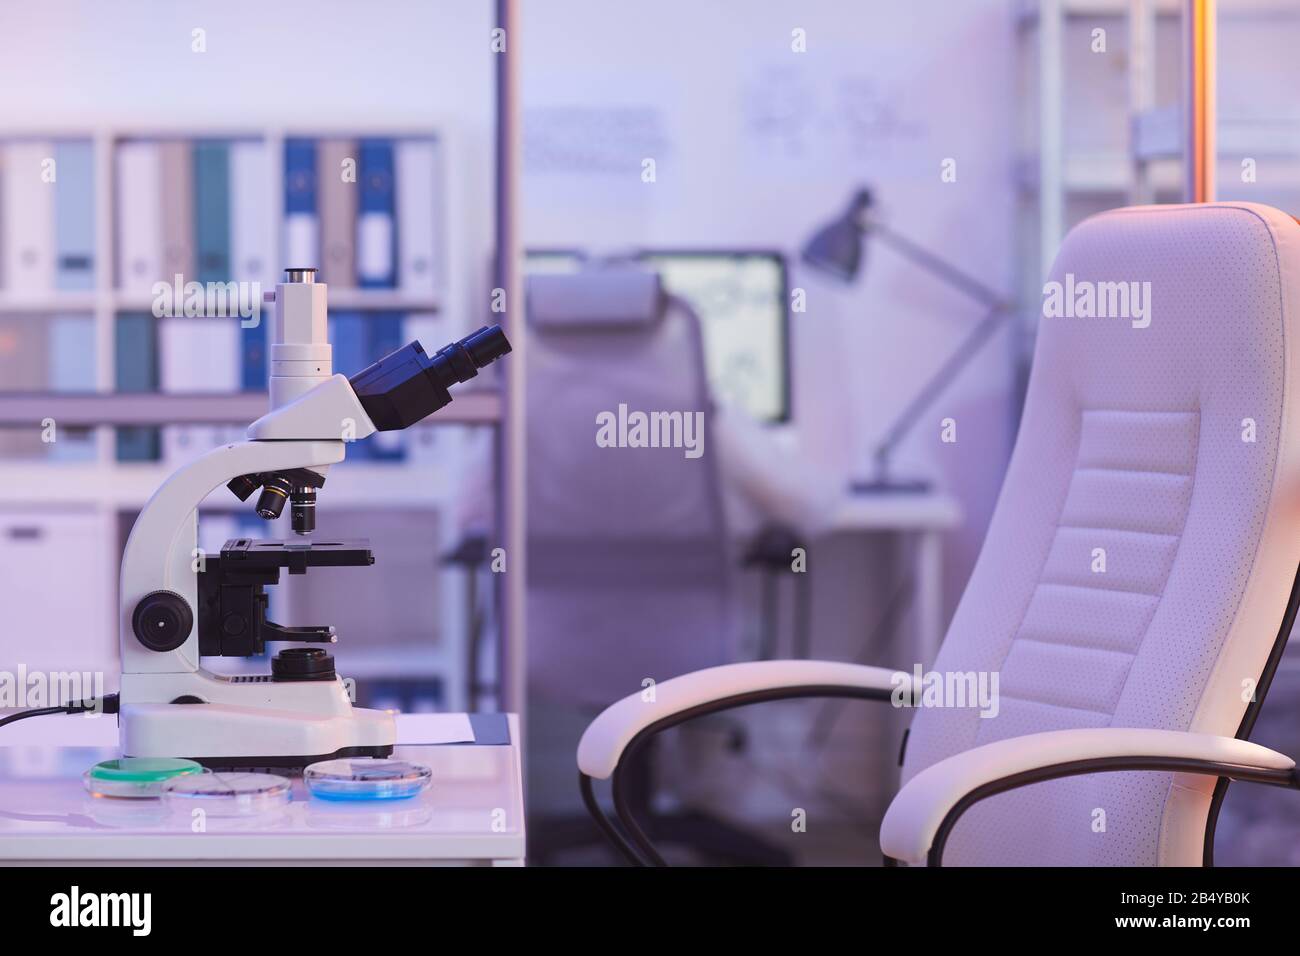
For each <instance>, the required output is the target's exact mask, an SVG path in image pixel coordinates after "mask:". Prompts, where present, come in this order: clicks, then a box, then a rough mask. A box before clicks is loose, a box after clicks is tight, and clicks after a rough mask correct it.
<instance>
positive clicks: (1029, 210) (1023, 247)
mask: <svg viewBox="0 0 1300 956" xmlns="http://www.w3.org/2000/svg"><path fill="white" fill-rule="evenodd" d="M1186 6H1187V0H1022V2H1020V3H1019V5H1018V7H1017V9H1016V25H1017V29H1018V32H1019V35H1020V50H1021V66H1022V70H1021V90H1020V96H1019V97H1018V98H1019V100H1020V101H1021V102H1022V103H1025V104H1027V105H1026V113H1025V114H1024V115H1023V116H1022V124H1021V126H1022V136H1021V157H1020V160H1019V162H1018V163H1017V170H1016V175H1017V182H1018V184H1019V187H1020V195H1021V210H1020V220H1021V235H1022V241H1021V244H1020V250H1019V252H1020V256H1019V261H1020V262H1021V263H1023V268H1022V274H1021V281H1020V288H1021V295H1022V301H1024V302H1025V303H1026V314H1025V318H1024V331H1025V335H1024V340H1025V342H1026V348H1027V349H1032V341H1033V337H1034V332H1035V329H1036V326H1037V311H1036V308H1035V306H1036V304H1037V303H1038V301H1039V298H1040V292H1041V282H1042V279H1043V276H1044V274H1045V272H1046V270H1047V268H1048V267H1049V266H1050V264H1051V262H1052V260H1053V259H1054V258H1055V256H1056V252H1057V249H1058V248H1059V246H1060V243H1061V240H1062V238H1063V237H1064V236H1065V233H1066V232H1068V231H1069V229H1070V227H1071V226H1073V225H1075V224H1076V223H1077V222H1078V221H1080V220H1082V219H1083V218H1086V217H1087V216H1088V215H1091V214H1092V213H1094V212H1097V211H1100V210H1103V209H1107V208H1112V207H1115V206H1120V205H1129V204H1145V203H1152V202H1181V201H1183V193H1184V175H1183V166H1182V157H1183V153H1184V135H1183V103H1182V91H1183V77H1182V72H1183V69H1182V59H1183V49H1182V47H1183V36H1182V18H1183V13H1184V10H1185V8H1186ZM1216 7H1217V17H1218V22H1219V30H1220V34H1221V35H1222V33H1223V30H1224V29H1225V28H1227V29H1232V28H1233V27H1234V26H1235V25H1239V24H1243V23H1250V22H1251V21H1256V22H1267V23H1282V22H1289V23H1291V24H1295V23H1297V22H1300V7H1298V6H1297V5H1296V4H1295V3H1294V2H1293V0H1219V2H1218V3H1217V4H1216ZM1097 27H1100V28H1103V29H1105V30H1106V31H1107V53H1105V54H1098V55H1099V56H1101V55H1104V56H1106V57H1109V58H1114V59H1111V60H1109V62H1110V63H1111V64H1113V65H1116V66H1119V67H1121V68H1122V70H1123V76H1122V77H1119V78H1118V80H1119V82H1114V83H1113V84H1110V85H1107V84H1106V83H1104V82H1098V81H1097V77H1095V76H1094V77H1091V78H1089V79H1090V81H1086V80H1081V79H1079V78H1077V77H1072V76H1070V75H1068V74H1069V71H1068V70H1067V60H1069V59H1070V54H1073V55H1074V57H1075V58H1076V59H1075V64H1076V66H1077V65H1080V62H1081V61H1080V60H1079V59H1078V58H1079V57H1080V56H1091V55H1093V54H1091V53H1089V52H1088V49H1087V47H1086V46H1084V47H1082V48H1081V49H1080V46H1079V45H1080V44H1086V43H1087V42H1088V39H1089V37H1090V32H1091V30H1092V29H1094V28H1097ZM1067 45H1069V48H1068V49H1067ZM1082 62H1084V63H1086V62H1087V61H1082ZM1248 69H1249V64H1241V63H1237V62H1232V63H1225V62H1223V61H1222V59H1221V60H1220V63H1219V74H1220V76H1221V77H1222V76H1224V75H1226V74H1225V71H1233V75H1234V76H1240V74H1241V73H1242V72H1243V71H1245V70H1248ZM1112 79H1116V78H1114V77H1112ZM1072 81H1073V82H1072ZM1085 86H1086V87H1088V89H1087V90H1086V91H1085V90H1083V89H1082V88H1083V87H1085ZM1083 92H1087V93H1089V94H1092V95H1099V96H1100V97H1101V99H1102V101H1101V102H1091V103H1090V104H1089V107H1090V108H1089V110H1087V112H1088V113H1089V122H1090V123H1091V124H1092V125H1094V126H1096V125H1097V122H1096V118H1095V117H1096V114H1098V113H1099V112H1101V110H1102V109H1104V108H1105V107H1109V113H1108V114H1107V115H1106V116H1105V117H1104V123H1103V124H1102V125H1103V126H1104V130H1103V133H1104V135H1103V136H1102V137H1101V138H1102V140H1103V141H1102V142H1099V143H1090V144H1087V145H1085V146H1080V145H1079V144H1077V143H1075V144H1070V143H1068V142H1067V140H1068V138H1069V137H1068V136H1067V129H1066V124H1067V122H1071V121H1076V120H1078V118H1079V113H1080V111H1079V110H1071V109H1067V106H1066V103H1067V100H1069V99H1070V97H1071V94H1073V95H1074V96H1076V97H1077V96H1079V95H1081V93H1083ZM1094 132H1096V130H1094ZM1216 133H1217V139H1218V150H1217V153H1218V155H1219V156H1220V157H1222V158H1223V159H1224V160H1225V161H1224V162H1222V163H1221V164H1220V167H1221V168H1220V170H1219V182H1220V183H1221V184H1225V185H1230V184H1231V183H1232V180H1231V178H1230V177H1232V176H1234V175H1235V174H1236V169H1235V166H1234V165H1233V163H1230V162H1228V160H1229V159H1231V160H1233V161H1234V162H1239V161H1240V158H1242V157H1246V156H1250V157H1255V158H1257V159H1267V160H1268V161H1270V177H1271V178H1270V186H1271V187H1274V188H1276V189H1281V190H1287V189H1291V190H1296V191H1300V111H1297V112H1295V113H1292V114H1290V115H1267V114H1265V115H1260V116H1249V117H1247V116H1232V115H1224V114H1223V113H1222V111H1221V112H1220V114H1219V117H1218V121H1217V123H1216ZM1236 198H1240V197H1236Z"/></svg>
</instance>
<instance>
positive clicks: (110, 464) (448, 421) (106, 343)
mask: <svg viewBox="0 0 1300 956" xmlns="http://www.w3.org/2000/svg"><path fill="white" fill-rule="evenodd" d="M298 137H303V138H312V139H338V138H346V139H362V138H368V137H383V138H388V139H394V140H400V139H405V138H420V139H434V140H436V141H437V142H438V143H439V145H440V151H441V153H442V158H441V159H440V161H439V163H438V175H439V178H440V182H439V183H438V184H437V187H436V190H435V195H436V196H437V197H438V202H439V203H441V204H442V208H441V209H439V210H438V211H437V212H438V216H439V219H440V220H441V221H440V222H439V223H438V224H437V226H436V229H437V235H438V237H439V239H438V245H439V254H440V256H441V262H440V263H439V264H438V266H437V274H438V275H439V276H440V277H441V285H439V286H437V287H436V288H437V290H438V291H437V293H436V294H414V295H413V294H410V293H409V292H406V291H403V290H402V289H400V288H393V289H387V288H386V289H370V288H345V287H342V286H335V285H331V286H330V290H329V305H330V309H331V312H341V311H348V312H401V313H413V314H421V315H436V316H438V317H439V318H440V319H441V320H442V321H443V322H444V323H445V331H446V338H447V340H448V341H450V340H452V339H454V338H457V337H459V336H460V335H463V334H465V333H466V332H468V331H470V330H472V329H473V328H474V327H476V326H477V325H479V324H482V322H479V321H474V320H475V319H478V318H480V317H479V316H457V317H455V318H454V319H453V318H452V317H451V316H450V315H449V314H448V313H449V310H448V309H447V307H446V303H447V301H448V298H449V295H450V293H449V290H450V289H451V288H452V284H453V283H460V282H463V281H464V278H463V277H464V276H465V275H466V274H468V273H469V271H470V270H469V269H467V268H465V264H464V263H462V262H460V261H459V256H458V254H457V253H456V252H455V251H454V244H453V243H450V242H448V241H447V237H448V235H449V234H450V231H451V230H450V225H449V222H448V220H449V218H451V217H452V215H453V214H454V203H455V202H456V199H455V196H456V193H457V190H456V186H455V177H456V171H455V169H454V168H453V164H451V163H450V162H448V161H447V160H446V155H447V154H448V152H449V149H448V145H449V142H450V141H451V140H450V137H449V134H448V131H447V130H446V129H433V128H429V127H424V126H420V127H415V126H410V127H398V128H394V127H393V126H384V127H375V128H357V127H355V126H350V127H348V128H346V129H328V128H320V127H310V128H293V127H274V128H269V127H261V128H214V127H201V126H189V125H187V126H183V127H166V128H158V127H148V128H121V127H113V128H108V127H105V128H98V129H93V130H85V129H66V128H49V129H27V130H23V131H21V132H14V131H6V132H5V133H4V134H3V135H2V136H0V142H10V141H15V140H36V141H51V142H58V141H66V140H79V141H88V142H89V143H90V144H91V149H92V153H93V167H94V174H93V184H94V217H95V227H94V228H95V244H94V288H93V289H92V290H88V291H75V292H74V291H64V290H56V289H52V290H50V291H49V292H48V293H41V294H31V293H17V292H13V291H11V290H8V289H5V288H3V287H0V316H14V315H22V316H27V317H30V318H31V319H32V320H33V321H42V320H45V319H48V318H49V317H50V316H53V315H62V314H79V315H88V316H90V317H91V319H92V322H93V328H94V343H93V345H94V352H95V366H94V367H95V377H94V389H95V390H94V391H90V392H83V393H74V392H55V391H45V392H15V391H0V429H22V428H30V429H33V430H36V431H39V429H40V428H41V422H42V421H43V420H44V419H47V418H52V419H54V421H55V422H57V424H58V427H59V428H60V429H64V428H67V427H78V426H85V427H90V428H93V429H94V434H95V456H94V460H93V461H47V460H43V459H36V460H22V459H0V512H3V511H5V510H7V511H9V512H10V513H15V512H17V511H22V510H26V509H32V510H33V511H35V510H37V509H40V510H47V511H49V510H53V511H66V510H68V509H72V510H73V511H75V512H77V513H90V514H92V515H94V516H95V519H96V520H97V521H99V522H100V523H101V525H102V526H103V527H105V528H111V527H113V526H114V525H115V524H117V523H118V521H119V516H120V515H122V514H127V515H129V514H130V513H132V512H134V511H137V510H138V509H139V508H140V507H141V506H142V505H143V504H144V502H145V501H146V500H147V499H148V498H149V496H150V495H151V494H152V493H153V491H154V490H155V489H156V488H157V487H158V485H159V484H161V483H162V481H163V480H165V479H166V477H167V476H168V475H169V474H170V473H171V472H172V471H173V470H174V468H175V463H174V462H172V463H170V464H169V463H167V462H165V461H160V462H122V461H118V460H117V459H116V455H115V446H114V430H115V428H116V427H118V426H129V425H164V424H165V425H184V424H230V425H240V424H245V423H249V422H252V421H253V420H255V419H257V418H259V417H261V416H262V415H263V414H265V413H266V412H267V411H268V403H267V396H266V393H265V392H264V391H263V392H232V393H229V394H215V393H198V392H195V393H189V394H177V393H175V392H166V393H164V392H161V391H155V392H137V393H124V392H118V391H117V390H116V384H117V383H116V381H115V368H114V365H115V333H116V324H117V317H118V316H119V315H121V314H124V313H149V312H151V310H152V305H153V299H152V297H151V296H149V295H146V294H141V293H140V292H132V291H126V290H123V289H122V288H120V287H119V286H118V273H119V269H118V258H119V248H118V218H119V217H118V212H119V211H118V210H117V209H115V203H116V202H117V190H116V188H115V186H116V180H115V177H116V175H117V159H116V157H117V149H118V146H119V144H121V143H123V142H127V141H132V140H156V141H167V140H193V141H197V140H225V141H248V140H255V141H257V142H260V143H262V144H263V146H264V148H265V150H266V156H267V159H268V162H267V164H266V165H267V168H268V171H269V176H270V182H269V183H268V184H267V195H268V196H269V197H270V207H269V208H267V209H266V210H265V215H266V217H267V223H266V226H267V229H268V230H270V231H269V233H268V235H270V236H273V237H274V238H273V240H272V245H271V248H270V250H269V251H270V253H271V254H272V256H273V259H272V261H271V262H268V263H266V267H267V268H266V270H265V272H266V274H264V275H261V276H243V275H241V276H239V279H241V280H248V281H253V280H256V281H260V282H261V283H262V288H263V289H272V288H274V283H275V281H276V277H277V276H278V274H279V266H280V265H281V264H284V255H285V229H284V218H285V214H284V188H283V179H284V156H285V149H284V145H285V141H286V140H288V139H290V138H298ZM290 264H298V263H290ZM185 278H186V281H189V280H190V279H196V278H197V276H186V277H185ZM459 301H461V302H464V301H468V296H462V297H461V299H460V300H459ZM462 311H463V310H462ZM268 317H269V316H268V314H267V313H266V312H264V313H263V320H264V321H265V320H267V319H268ZM503 318H504V317H503ZM512 335H513V332H512ZM375 357H376V358H378V356H375ZM495 380H496V376H495V375H485V376H484V378H483V379H482V380H480V381H481V382H485V383H486V384H480V383H479V382H476V383H474V384H473V386H467V387H465V388H462V389H460V390H458V391H457V393H456V395H455V400H454V401H453V402H452V404H451V405H450V406H448V407H447V408H446V409H444V410H442V411H440V412H439V413H438V414H437V415H436V416H435V417H434V418H432V419H430V421H429V422H427V423H425V424H423V425H421V426H419V428H420V429H427V428H439V427H442V426H448V425H458V426H478V427H487V428H491V429H493V430H494V431H496V432H498V433H500V432H501V431H502V430H503V428H504V425H505V415H504V405H505V399H504V397H503V391H502V389H501V388H499V387H496V386H495V385H493V384H492V382H494V381H495ZM0 384H2V383H0ZM516 444H517V440H516ZM495 467H496V475H495V478H496V482H497V484H498V485H499V486H500V485H502V484H504V483H506V482H508V481H509V478H510V476H509V471H508V469H509V467H510V461H509V460H508V459H507V460H505V461H503V460H502V458H501V456H500V455H498V456H497V460H496V465H495ZM451 478H452V476H451V475H450V474H449V472H448V470H447V468H446V467H445V466H444V465H443V464H442V463H441V462H436V463H435V462H427V461H418V462H412V461H396V462H374V461H365V460H363V461H345V462H344V463H343V464H342V465H341V466H337V467H336V468H335V469H334V470H332V472H331V475H330V481H329V488H328V490H327V491H326V492H324V493H323V494H322V506H323V507H325V508H339V509H345V508H353V509H356V508H383V507H414V508H422V509H424V508H427V509H430V510H437V511H440V512H444V513H445V512H446V510H447V507H446V506H447V504H448V500H449V496H450V494H451V493H452V492H453V491H454V488H453V485H452V481H451ZM232 502H233V499H231V498H230V496H229V494H228V493H226V492H225V491H224V489H217V490H216V491H215V492H214V493H213V495H211V496H210V497H209V499H208V500H207V501H205V502H204V505H203V506H202V507H204V508H205V510H208V509H217V510H221V511H224V512H229V511H231V510H232ZM506 520H507V521H510V520H521V518H519V519H515V515H514V513H511V514H510V515H508V516H507V518H506ZM440 524H441V525H442V526H444V527H445V526H446V524H447V523H446V522H440ZM267 533H268V534H274V533H275V532H274V531H273V530H268V532H267ZM503 538H512V539H513V540H522V538H521V532H520V531H518V530H513V531H512V529H511V528H510V527H509V526H507V527H505V528H504V529H503ZM120 544H121V542H119V541H115V540H110V541H109V542H108V543H107V546H106V548H105V551H106V555H108V556H110V558H111V559H110V560H106V561H104V562H103V569H104V573H105V574H106V575H110V576H111V577H112V585H111V587H109V588H108V589H107V593H109V594H110V595H112V596H113V597H112V598H111V606H106V607H105V608H103V620H104V622H105V631H106V632H108V631H112V632H113V635H112V640H113V643H114V646H115V643H116V634H115V630H116V627H115V623H114V622H115V621H116V616H117V615H116V607H115V595H116V590H117V588H116V576H117V556H118V551H119V548H120ZM449 544H450V542H449V541H448V540H443V541H440V542H437V545H438V551H439V552H442V551H445V550H447V549H448V546H449ZM436 573H437V569H436V568H430V574H431V575H434V574H436ZM95 590H96V593H98V592H99V591H100V589H99V588H96V589H95ZM443 590H444V593H445V594H446V595H449V597H448V599H446V600H444V601H443V602H442V604H443V606H444V607H445V608H446V611H445V612H444V613H443V615H442V622H441V625H440V630H442V631H443V640H441V641H439V642H435V643H436V646H433V647H431V648H427V649H426V648H422V649H421V653H420V655H418V657H419V659H418V660H412V661H409V662H408V666H407V667H405V668H404V669H403V670H402V671H401V674H402V675H403V676H416V675H418V674H420V673H423V672H425V671H426V670H428V669H432V671H433V672H434V673H435V675H436V676H438V677H440V678H442V679H443V683H444V685H445V687H446V692H447V693H448V697H447V698H446V700H445V703H446V704H447V705H448V706H450V707H453V708H455V707H458V706H462V704H463V700H462V695H461V693H460V690H461V685H462V683H463V681H462V679H461V675H462V674H463V673H464V671H465V661H464V659H463V657H464V655H463V649H462V648H458V647H455V646H454V645H455V643H456V640H457V639H458V638H459V635H460V633H461V629H462V618H463V615H464V614H465V613H466V612H465V609H463V608H459V607H457V606H456V601H455V600H454V595H453V592H456V591H457V589H456V588H455V587H444V588H443ZM96 600H98V599H96ZM448 638H450V640H449V639H448ZM356 644H357V647H358V648H359V647H362V646H364V641H357V642H356ZM425 650H428V653H424V651H425ZM385 653H391V652H385ZM381 656H382V655H381ZM385 660H387V659H381V658H380V657H376V658H375V660H373V661H368V662H367V661H363V660H357V663H356V669H357V671H358V673H365V674H367V676H373V674H374V673H381V672H382V671H383V670H384V668H385V667H387V666H388V664H386V663H385ZM388 663H391V661H389V662H388ZM372 665H373V666H372Z"/></svg>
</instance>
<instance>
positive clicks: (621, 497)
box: [527, 267, 730, 706]
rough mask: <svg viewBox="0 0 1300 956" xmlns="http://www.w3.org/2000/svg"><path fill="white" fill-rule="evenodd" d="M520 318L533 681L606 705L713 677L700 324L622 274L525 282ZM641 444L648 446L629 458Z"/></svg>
mask: <svg viewBox="0 0 1300 956" xmlns="http://www.w3.org/2000/svg"><path fill="white" fill-rule="evenodd" d="M527 310H528V321H529V334H530V339H529V348H528V401H529V428H528V515H529V518H528V525H529V529H528V542H529V544H528V550H529V561H528V566H529V571H528V576H529V577H528V589H529V595H528V606H529V615H528V626H529V638H528V644H529V679H530V682H531V683H532V685H533V687H534V688H535V689H538V690H539V691H540V692H542V693H544V694H546V695H548V696H554V697H559V698H561V699H563V700H566V701H578V702H581V703H590V704H594V705H598V706H603V705H604V704H606V703H608V702H609V701H610V700H616V699H617V698H619V697H622V696H625V695H626V694H629V693H632V692H634V691H636V690H638V689H639V688H640V687H641V686H642V681H643V680H645V679H646V678H649V679H652V680H655V681H660V680H664V679H666V678H668V677H673V676H676V675H678V674H681V673H685V672H687V671H691V670H695V669H697V668H699V667H708V666H712V665H715V664H720V663H725V662H726V661H728V660H729V659H730V648H729V646H728V645H729V633H730V632H729V613H728V612H729V603H728V599H729V588H728V584H729V575H728V559H727V538H726V528H725V525H724V520H723V512H722V498H721V491H720V487H719V482H718V474H717V470H716V467H715V461H716V454H715V451H714V449H713V447H712V443H711V442H710V437H711V433H710V430H709V429H710V425H709V419H710V415H709V411H710V407H709V395H708V388H707V383H706V381H705V373H704V354H703V346H702V340H701V335H700V327H699V321H698V319H697V318H696V316H695V315H694V314H693V313H692V312H691V310H690V309H689V308H688V307H687V306H686V305H685V304H684V303H683V302H681V301H680V300H678V299H675V298H672V297H670V296H668V295H666V294H665V293H664V291H663V289H662V287H661V285H660V282H659V278H658V276H657V275H656V274H654V273H652V272H645V271H642V270H639V269H632V268H613V267H611V268H606V269H600V270H593V271H587V272H581V273H574V274H556V275H539V276H534V277H531V278H530V279H529V280H528V284H527ZM642 415H644V416H647V418H646V420H645V421H644V423H642V427H639V425H638V422H639V421H640V420H639V419H638V416H642ZM643 439H644V440H645V441H646V442H647V443H653V444H658V445H659V446H660V447H633V446H636V445H638V444H639V443H640V442H641V440H643ZM674 439H676V444H677V445H680V446H681V447H675V446H674ZM665 444H667V445H668V446H669V447H663V446H664V445H665ZM688 446H689V447H688ZM697 452H698V454H697Z"/></svg>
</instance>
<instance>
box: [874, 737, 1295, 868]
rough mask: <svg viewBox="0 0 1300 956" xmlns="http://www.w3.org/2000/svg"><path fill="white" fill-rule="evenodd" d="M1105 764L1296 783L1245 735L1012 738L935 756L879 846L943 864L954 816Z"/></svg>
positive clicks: (1276, 756) (911, 785) (884, 827)
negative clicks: (987, 801)
mask: <svg viewBox="0 0 1300 956" xmlns="http://www.w3.org/2000/svg"><path fill="white" fill-rule="evenodd" d="M1106 770H1158V771H1174V772H1181V773H1200V774H1209V775H1213V776H1219V777H1230V778H1232V779H1242V780H1253V781H1255V782H1259V783H1271V784H1275V785H1278V786H1295V784H1296V778H1295V761H1294V760H1292V759H1291V758H1290V757H1287V756H1285V755H1284V754H1280V753H1277V752H1276V751H1273V750H1269V749H1268V748H1267V747H1261V746H1260V745H1259V744H1253V743H1251V742H1250V741H1248V740H1237V739H1236V738H1233V737H1219V736H1216V735H1214V734H1193V733H1187V732H1185V731H1180V730H1151V729H1143V728H1133V727H1099V728H1088V729H1082V730H1053V731H1048V732H1046V733H1038V734H1028V735H1026V736H1023V737H1011V738H1008V739H1006V740H999V741H997V742H995V743H991V744H985V745H983V746H980V747H974V748H972V749H971V750H967V751H964V752H962V753H959V754H954V755H953V756H951V757H949V758H947V759H946V760H940V761H939V762H938V763H936V764H932V765H931V766H929V767H926V768H925V769H924V770H922V771H921V772H920V773H918V774H917V775H916V776H915V777H913V778H912V779H911V780H909V781H908V782H907V784H906V785H905V786H904V787H903V788H902V789H901V790H899V792H898V794H897V795H896V796H895V797H894V800H893V802H892V803H890V805H889V810H888V811H887V812H886V813H885V819H884V822H882V823H881V826H880V848H881V850H882V851H883V852H884V853H885V855H886V856H887V857H891V858H893V859H895V860H901V861H903V862H907V863H923V862H926V861H927V860H928V861H929V862H930V863H931V864H932V865H937V864H938V863H939V862H941V858H942V853H943V846H944V844H945V843H946V842H947V838H948V834H949V832H951V830H952V827H953V826H954V825H955V824H956V822H957V819H958V818H959V817H960V816H961V814H962V813H964V812H965V811H966V810H967V809H969V808H970V807H971V806H972V805H974V804H975V803H978V802H979V801H980V800H983V799H986V798H987V797H991V796H993V795H995V794H998V793H1004V792H1006V791H1007V790H1014V789H1016V788H1018V787H1023V786H1027V785H1029V784H1031V783H1038V782H1041V781H1043V780H1053V779H1057V778H1059V777H1069V776H1075V775H1077V774H1085V773H1097V772H1099V771H1106Z"/></svg>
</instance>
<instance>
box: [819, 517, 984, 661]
mask: <svg viewBox="0 0 1300 956" xmlns="http://www.w3.org/2000/svg"><path fill="white" fill-rule="evenodd" d="M960 522H961V506H960V505H959V504H958V503H957V501H956V500H955V499H953V498H950V497H948V496H947V495H943V494H908V493H903V492H900V493H897V494H883V493H882V494H857V495H847V496H845V498H844V500H843V502H842V503H841V505H840V506H839V508H838V509H837V510H836V511H835V512H834V513H833V515H832V518H831V520H830V522H829V523H828V525H827V527H826V529H825V530H826V531H827V532H828V533H858V534H875V533H879V534H915V535H916V536H917V552H916V603H915V606H916V618H915V619H916V627H915V644H914V645H913V646H914V648H915V650H916V662H918V663H921V664H923V665H924V666H926V667H930V666H932V665H933V664H934V659H935V656H936V655H937V654H938V653H939V645H940V644H941V643H942V642H943V634H944V620H943V535H944V532H947V531H951V530H952V529H953V528H955V527H957V525H958V524H959V523H960Z"/></svg>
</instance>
